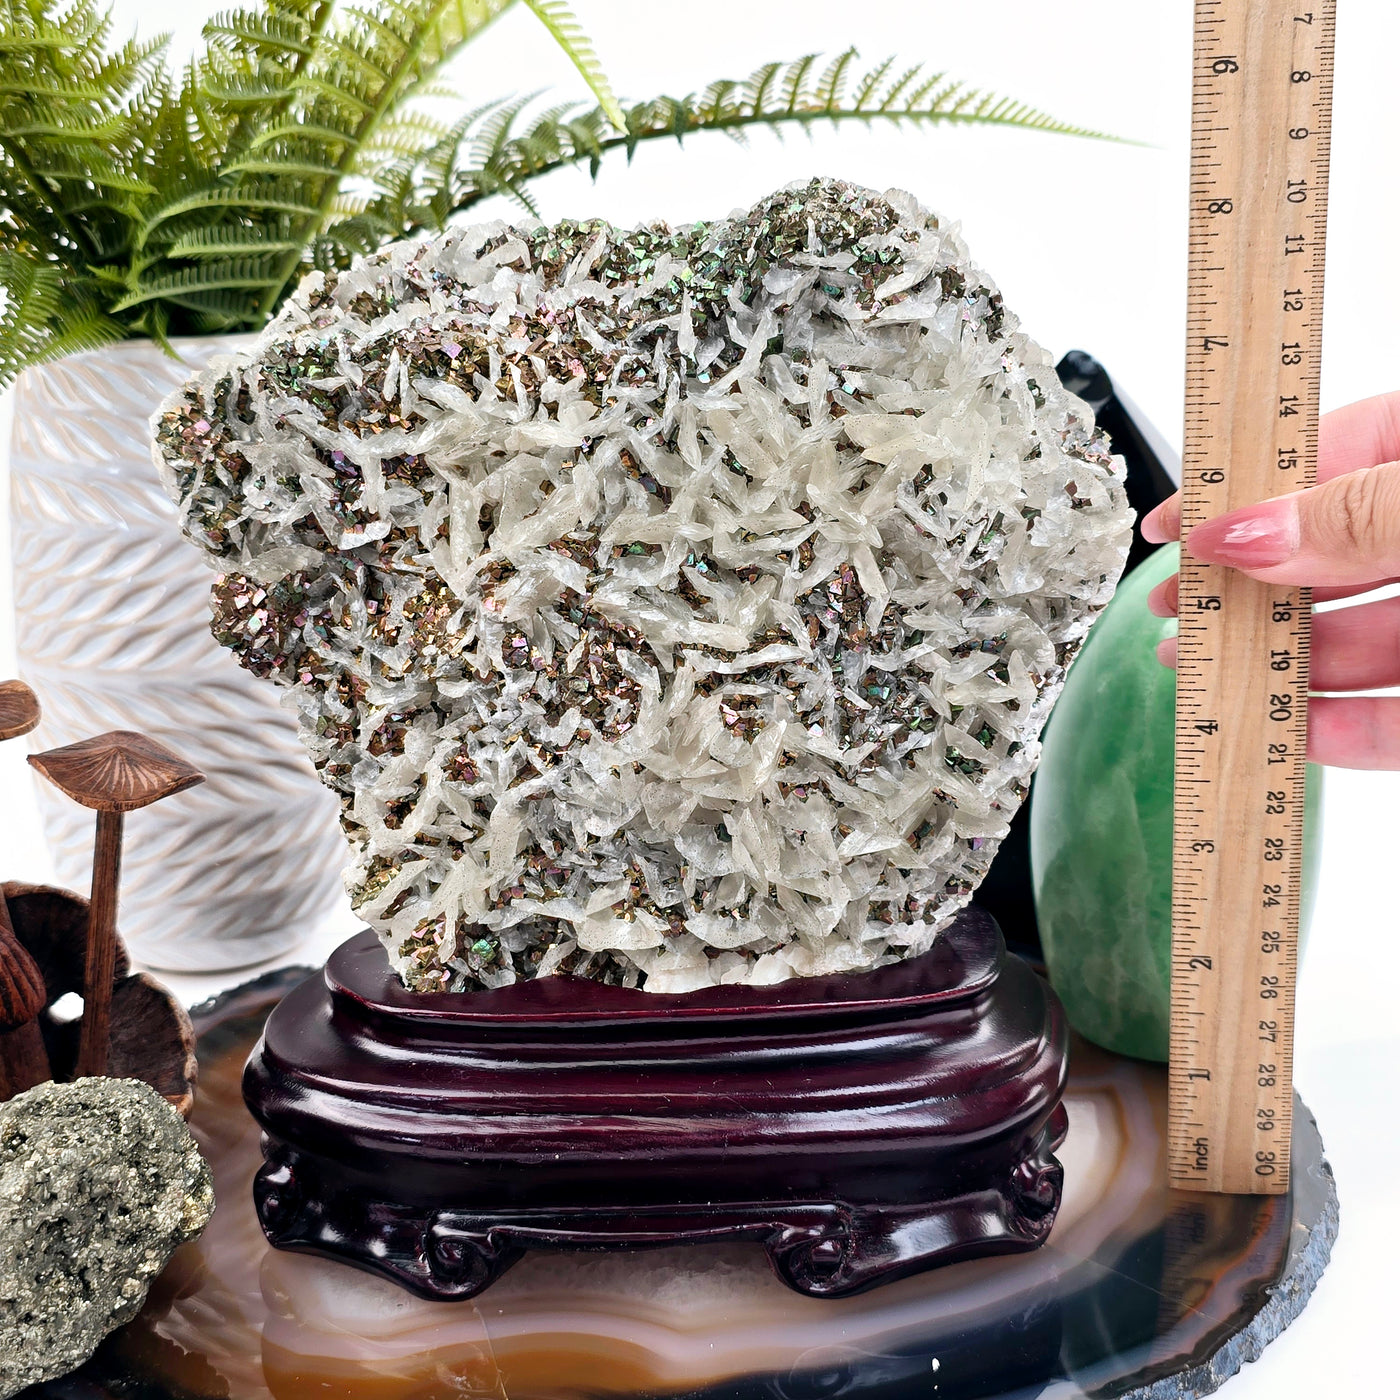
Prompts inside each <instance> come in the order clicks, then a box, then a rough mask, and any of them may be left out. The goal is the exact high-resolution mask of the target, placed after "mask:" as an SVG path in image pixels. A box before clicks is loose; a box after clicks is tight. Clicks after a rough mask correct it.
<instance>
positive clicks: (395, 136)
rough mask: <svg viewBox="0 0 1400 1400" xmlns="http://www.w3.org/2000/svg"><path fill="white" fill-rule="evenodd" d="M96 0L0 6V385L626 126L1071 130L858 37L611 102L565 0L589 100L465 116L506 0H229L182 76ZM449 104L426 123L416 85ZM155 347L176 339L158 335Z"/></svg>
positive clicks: (256, 284)
mask: <svg viewBox="0 0 1400 1400" xmlns="http://www.w3.org/2000/svg"><path fill="white" fill-rule="evenodd" d="M107 2H108V0H0V291H3V296H4V300H3V304H0V383H3V382H4V381H5V380H7V379H9V378H12V377H13V375H14V374H15V373H16V372H17V370H18V369H19V368H20V367H22V366H23V365H25V364H32V363H39V362H41V361H43V360H44V359H47V358H52V357H53V356H55V355H58V354H63V353H67V352H68V351H70V350H72V349H77V348H84V347H87V346H92V345H97V344H105V343H107V342H108V341H111V340H115V339H119V338H121V337H122V336H129V335H146V336H150V337H151V338H152V339H154V340H155V341H156V342H157V343H159V344H161V345H164V346H166V347H167V348H170V338H171V337H172V336H175V335H181V334H189V333H191V332H202V331H222V330H233V329H253V328H256V327H258V326H260V325H262V324H263V323H264V322H265V321H266V319H267V317H268V316H269V315H271V314H272V313H273V312H274V311H275V310H276V308H277V307H278V306H279V305H280V304H281V302H282V300H283V299H284V298H285V297H286V295H287V293H288V291H289V290H290V288H291V286H292V285H293V284H294V283H295V281H296V279H297V278H298V277H299V276H300V275H301V274H303V273H304V272H306V271H309V270H310V269H312V268H322V269H332V268H337V267H345V266H347V265H348V264H349V263H350V261H351V260H352V259H353V258H354V257H356V256H358V255H360V254H364V253H368V252H371V251H372V250H374V249H375V248H377V247H380V246H382V245H383V244H384V243H385V242H387V241H390V240H392V239H395V238H401V237H405V236H409V235H412V234H414V233H416V232H417V231H419V230H420V229H425V228H440V227H442V226H443V225H444V224H446V223H447V221H448V220H449V219H450V218H451V217H452V216H453V215H454V214H455V213H457V212H459V211H462V210H467V209H471V208H472V207H473V206H475V205H477V204H479V203H480V201H481V200H483V199H486V198H488V197H490V196H493V195H504V196H506V197H507V198H509V199H511V200H513V201H514V202H515V203H517V204H518V205H520V206H521V207H523V208H525V209H526V210H528V211H529V212H530V213H532V214H538V202H537V200H536V197H535V195H534V190H535V187H536V184H535V182H536V181H537V180H539V179H540V178H542V177H543V176H545V175H548V174H549V173H550V172H551V171H553V170H557V169H559V168H561V167H563V166H566V165H571V164H580V165H582V164H586V165H587V168H588V170H589V171H590V173H591V174H593V175H595V176H596V175H597V173H598V171H599V169H600V167H601V164H602V162H603V160H604V159H605V158H606V157H607V156H608V155H609V154H610V153H612V152H615V151H621V152H623V153H624V155H625V156H626V157H628V158H630V157H631V155H632V153H633V152H634V151H635V150H636V149H637V147H638V146H639V145H640V144H641V143H642V142H644V141H654V140H658V139H660V138H662V137H669V138H673V139H675V140H677V141H684V140H685V139H686V138H687V137H688V136H691V135H694V134H699V133H703V132H710V131H718V132H724V133H726V134H727V135H729V136H731V137H733V138H735V139H739V140H742V139H744V137H745V136H746V134H747V133H748V132H749V131H751V130H752V129H754V128H756V127H768V128H770V129H773V130H777V131H781V130H782V129H784V128H785V127H788V126H793V125H796V126H806V127H808V128H810V127H811V126H813V125H814V124H816V123H818V122H827V121H829V122H833V123H839V122H844V121H860V122H865V123H867V124H869V123H874V122H876V121H879V122H885V123H889V124H892V125H897V124H900V123H915V124H933V123H935V122H942V123H982V124H992V125H1004V126H1015V127H1026V128H1032V129H1038V130H1044V131H1059V132H1066V133H1074V134H1078V135H1092V134H1095V133H1090V132H1084V131H1082V130H1081V129H1080V128H1077V127H1074V126H1071V125H1068V124H1066V123H1062V122H1057V121H1055V120H1054V119H1053V118H1051V117H1049V116H1047V115H1045V114H1044V113H1041V112H1039V111H1036V110H1035V109H1033V108H1031V107H1028V106H1026V105H1025V104H1022V103H1019V102H1016V101H1014V100H1012V99H1008V98H1001V97H997V96H993V95H991V94H987V93H983V92H981V91H979V90H976V89H972V88H968V87H965V86H963V85H961V84H959V83H957V82H955V81H952V80H950V79H949V78H947V77H946V76H945V75H944V74H942V73H941V72H935V71H932V70H925V69H924V68H922V67H920V66H917V65H916V66H913V67H908V68H902V69H898V70H897V69H896V67H895V65H894V64H893V63H892V62H891V61H889V60H886V61H885V62H884V63H881V64H878V65H876V66H875V67H874V68H871V69H869V70H868V71H866V72H864V73H861V72H858V71H857V68H858V65H857V60H856V54H855V51H854V50H847V51H844V52H842V53H840V54H837V55H836V56H835V57H833V58H830V59H825V60H824V59H821V58H819V57H818V56H817V55H815V54H813V55H807V56H804V57H801V58H798V59H796V60H794V61H791V62H788V63H768V64H765V65H763V66H762V67H760V68H758V69H756V70H755V71H754V72H753V73H751V74H749V76H748V77H747V78H740V79H731V78H721V79H718V80H717V81H715V82H712V83H710V84H709V85H708V86H707V87H705V88H703V89H702V90H700V91H699V92H698V93H692V94H690V95H688V96H685V97H669V96H660V97H656V98H653V99H651V100H649V101H646V102H639V103H634V104H631V105H630V106H628V107H626V108H625V109H624V108H623V107H622V105H621V104H619V103H618V101H617V99H616V97H615V96H614V94H613V92H612V89H611V87H610V86H609V85H608V81H607V78H606V76H605V75H604V73H603V71H602V68H601V66H600V65H599V62H598V58H597V54H596V53H595V51H594V49H593V46H592V44H591V43H590V42H589V40H588V39H587V37H586V36H585V35H584V34H583V32H582V30H581V29H580V28H579V26H578V23H577V21H576V20H575V18H574V16H573V14H572V13H571V11H570V10H569V8H568V7H567V4H566V0H526V4H527V5H528V7H529V9H530V10H531V11H532V13H533V14H534V15H535V16H536V17H537V18H538V19H539V21H540V23H541V24H542V25H543V28H544V30H545V32H547V33H548V35H549V36H550V39H551V41H552V42H553V43H555V44H557V45H558V46H559V47H560V48H561V49H562V51H563V52H564V53H565V54H566V55H567V57H568V58H569V59H570V61H571V62H572V63H573V65H574V66H575V68H576V69H577V70H578V72H579V74H580V75H581V76H582V78H583V80H584V81H585V82H586V83H587V84H588V86H589V88H590V89H591V91H592V94H593V97H594V99H595V101H594V103H593V104H592V105H584V104H579V103H576V102H565V103H562V104H558V105H553V106H549V107H547V108H545V109H543V110H540V109H538V108H537V106H536V99H535V97H533V96H526V97H519V98H492V99H490V100H488V101H486V102H484V103H482V104H481V105H480V106H477V107H476V108H475V109H474V110H471V111H462V110H461V106H462V104H461V102H460V99H459V98H457V97H456V95H455V94H454V92H453V90H452V88H451V87H450V85H448V84H447V83H446V82H445V81H444V79H443V73H444V71H445V66H446V65H447V64H448V62H449V61H450V60H451V59H452V58H453V57H454V56H455V55H456V54H458V53H460V52H461V51H462V50H463V48H465V47H466V46H468V45H469V44H470V43H472V42H473V41H474V40H475V39H476V38H477V37H479V36H480V35H481V34H482V33H483V32H484V31H485V30H486V28H487V27H488V26H489V25H490V24H492V23H493V22H494V21H495V20H496V19H497V18H498V17H499V16H500V15H502V14H504V13H505V12H506V11H507V10H509V9H510V8H511V6H512V5H513V4H515V3H516V0H242V3H241V5H240V4H239V3H238V0H230V3H232V4H234V5H235V6H236V8H230V9H227V10H224V11H222V12H221V13H219V14H217V15H215V16H214V17H213V18H212V19H211V20H210V21H209V22H208V24H207V25H206V27H205V30H204V36H205V48H204V51H203V52H202V53H201V54H200V55H198V56H197V57H196V58H195V59H193V60H192V61H191V62H190V63H189V64H188V65H187V66H186V67H185V68H183V69H182V70H181V71H180V72H178V73H174V72H172V70H171V69H170V68H169V67H168V66H167V64H166V60H165V45H164V40H162V39H155V40H131V41H128V42H125V43H117V44H112V43H111V42H110V38H111V30H112V21H111V17H110V15H108V14H106V13H105V12H104V11H103V10H102V9H101V6H103V5H104V4H106V3H107ZM444 98H449V99H451V100H452V101H454V102H455V103H457V107H456V108H455V109H454V115H453V116H452V117H451V118H449V119H443V118H442V116H441V114H440V111H439V110H438V109H437V108H435V107H432V106H430V105H428V104H430V103H434V102H437V101H439V100H441V99H444ZM172 353H173V352H172Z"/></svg>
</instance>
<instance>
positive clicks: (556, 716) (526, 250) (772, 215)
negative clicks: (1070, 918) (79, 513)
mask: <svg viewBox="0 0 1400 1400" xmlns="http://www.w3.org/2000/svg"><path fill="white" fill-rule="evenodd" d="M155 428H156V436H157V461H158V464H159V466H160V468H161V470H162V474H163V480H164V482H165V484H166V487H167V489H168V490H169V491H170V493H171V495H172V496H173V497H174V498H175V499H176V500H177V501H178V502H179V506H180V510H181V514H182V517H183V521H184V527H185V529H186V531H187V533H188V534H189V536H190V538H191V539H193V540H194V541H195V542H196V543H198V544H199V545H201V546H202V547H203V548H204V549H205V550H206V551H208V553H209V555H210V556H212V561H213V562H214V564H215V565H216V567H217V568H218V569H219V570H220V577H219V579H218V581H217V582H216V584H215V587H214V613H215V621H214V630H215V634H216V635H217V636H218V637H219V639H220V640H221V641H222V642H223V643H224V644H225V645H227V646H228V647H230V648H232V650H233V651H234V652H235V653H236V654H237V656H238V658H239V660H240V661H241V662H242V664H243V665H244V666H246V667H247V668H249V669H250V670H251V671H253V672H255V673H256V674H258V675H261V676H265V677H267V678H269V679H270V680H273V681H275V682H277V683H278V684H279V685H283V686H286V687H287V688H288V689H289V691H290V692H291V696H292V698H293V700H294V702H295V705H296V707H297V711H298V713H299V716H300V723H301V731H302V734H303V737H304V739H305V742H306V744H307V746H308V748H309V750H310V752H311V755H312V758H313V760H314V762H315V764H316V767H317V769H318V771H319V772H320V774H321V777H322V778H323V780H324V781H325V782H326V783H328V784H329V785H330V786H331V787H332V788H333V789H335V791H336V792H338V793H339V794H340V796H341V799H342V804H343V822H344V827H345V831H346V833H347V835H348V837H349V841H350V845H351V848H352V851H353V860H352V863H351V865H350V867H349V869H348V871H347V880H348V883H349V888H350V891H351V894H352V898H353V900H354V903H355V905H356V907H357V908H358V909H359V911H360V913H361V914H362V915H363V916H364V917H365V918H366V919H367V920H368V922H369V923H370V924H372V925H373V926H374V927H375V928H376V929H377V930H378V932H379V933H380V935H381V937H382V938H383V940H384V942H385V945H386V947H387V949H388V951H389V954H390V957H391V959H392V962H393V964H394V966H395V967H396V968H397V969H398V971H399V972H400V974H401V975H402V977H403V978H404V981H405V982H406V983H407V985H408V986H410V987H412V988H415V989H419V990H424V991H428V990H437V989H442V988H462V987H481V986H485V987H495V986H502V985H505V984H507V983H510V982H513V981H515V980H516V979H518V978H521V977H537V976H546V975H549V974H551V973H559V972H568V973H573V974H576V975H579V976H584V977H590V978H594V979H596V980H600V981H606V982H612V983H621V984H625V985H628V986H643V987H645V988H647V989H648V990H652V991H663V992H678V991H685V990H689V989H692V988H696V987H700V986H706V985H710V984H713V983H718V982H773V981H778V980H781V979H784V978H787V977H789V976H793V975H814V974H819V973H826V972H833V971H844V970H851V969H860V968H868V967H873V966H877V965H879V964H882V963H887V962H890V961H892V960H895V959H898V958H902V957H907V956H911V955H914V954H918V953H921V952H924V951H925V950H927V949H928V948H929V946H930V945H931V943H932V942H933V940H934V938H935V937H936V935H937V933H938V930H939V929H940V928H941V927H942V926H943V925H944V924H946V923H947V921H948V920H949V919H950V918H951V917H952V915H953V914H954V913H955V912H956V911H957V909H959V908H960V907H961V906H962V905H963V904H965V903H966V902H967V900H968V898H969V897H970V895H971V892H972V890H973V889H974V888H975V887H976V885H977V882H978V881H979V880H980V879H981V877H982V875H983V874H984V873H985V872H986V869H987V866H988V864H989V862H990V860H991V857H992V855H993V853H994V852H995V849H996V846H997V844H998V842H999V840H1000V838H1001V837H1002V836H1003V835H1004V834H1005V832H1006V829H1007V823H1008V822H1009V820H1010V818H1011V817H1012V815H1013V814H1014V812H1015V810H1016V808H1017V806H1018V805H1019V804H1020V802H1021V800H1022V799H1023V798H1024V796H1025V794H1026V789H1027V784H1028V783H1029V780H1030V776H1031V773H1032V771H1033V769H1034V767H1035V763H1036V759H1037V756H1038V752H1039V745H1038V738H1037V736H1038V735H1039V732H1040V729H1041V726H1042V724H1043V723H1044V720H1045V718H1046V715H1047V713H1048V710H1049V706H1050V704H1051V703H1052V701H1053V699H1054V697H1055V695H1056V693H1057V692H1058V690H1059V688H1060V685H1061V682H1062V680H1063V678H1064V672H1065V667H1066V665H1067V664H1068V662H1069V660H1070V658H1071V657H1072V656H1073V654H1074V652H1075V650H1076V648H1077V647H1078V646H1079V644H1080V642H1081V641H1082V640H1083V638H1084V636H1085V633H1086V631H1087V629H1088V627H1089V624H1090V622H1091V620H1092V617H1093V615H1094V613H1095V612H1096V611H1097V610H1098V609H1099V608H1101V607H1102V606H1103V605H1104V604H1105V603H1106V602H1107V601H1108V599H1109V597H1110V595H1111V594H1112V592H1113V588H1114V585H1115V583H1116V581H1117V578H1118V575H1119V573H1120V571H1121V569H1122V565H1123V560H1124V556H1125V551H1126V548H1127V544H1128V532H1129V521H1130V514H1129V510H1128V506H1127V503H1126V498H1125V494H1124V490H1123V484H1122V465H1121V462H1120V461H1119V460H1118V459H1116V458H1114V457H1112V456H1111V455H1110V452H1109V447H1108V444H1107V442H1106V440H1105V439H1104V437H1103V435H1102V434H1101V433H1099V432H1097V431H1096V430H1095V427H1094V423H1093V419H1092V416H1091V414H1090V412H1089V411H1088V409H1086V407H1085V406H1084V404H1082V403H1081V402H1080V401H1079V400H1077V399H1075V398H1073V397H1072V396H1071V395H1069V394H1068V393H1066V392H1065V390H1064V389H1063V388H1062V387H1061V386H1060V384H1059V381H1058V380H1057V379H1056V376H1055V373H1054V370H1053V368H1052V366H1051V364H1050V361H1049V359H1048V357H1047V356H1046V354H1045V353H1044V352H1043V351H1042V350H1041V349H1039V348H1038V347H1037V346H1036V345H1034V344H1033V343H1032V342H1031V341H1029V340H1028V339H1027V338H1026V337H1025V336H1024V335H1023V334H1022V333H1021V332H1020V331H1019V330H1018V328H1017V323H1016V320H1015V318H1014V317H1013V316H1012V315H1011V314H1010V313H1009V312H1008V311H1007V310H1006V309H1005V307H1004V306H1003V304H1002V299H1001V297H1000V295H999V294H998V292H997V291H996V289H995V288H994V287H993V286H992V284H991V283H990V281H989V280H988V279H987V278H986V277H985V276H984V275H983V274H982V273H981V272H979V271H978V270H977V269H976V268H975V267H974V266H973V265H972V263H971V262H970V261H969V259H968V255H967V251H966V249H965V247H964V246H963V244H962V242H961V240H960V238H959V236H958V233H957V231H956V229H955V228H954V227H953V226H951V225H949V224H948V223H946V222H944V221H943V220H941V219H939V218H938V217H936V216H934V215H932V214H929V213H928V212H926V211H925V210H923V209H922V208H920V207H919V206H918V204H916V203H915V201H914V200H913V199H912V198H910V197H909V196H908V195H905V194H903V193H899V192H890V193H887V194H884V195H880V194H876V193H874V192H872V191H869V190H864V189H860V188H858V187H855V186H851V185H847V184H843V183H840V182H836V181H827V180H820V181H813V182H811V183H810V184H808V185H806V186H802V187H793V188H790V189H786V190H782V191H780V192H778V193H777V194H775V195H773V196H771V197H770V198H768V199H765V200H763V201H762V202H761V203H759V204H757V205H756V206H755V207H754V208H753V209H751V210H749V211H746V212H740V213H736V214H735V215H733V216H732V217H731V218H729V219H726V220H722V221H719V222H715V223H709V224H697V225H695V226H693V227H687V228H683V229H670V228H667V227H666V226H664V225H661V224H655V225H651V226H648V227H645V228H640V229H636V230H634V231H632V232H621V231H619V230H617V229H614V228H611V227H610V226H609V225H607V224H606V223H602V222H596V221H591V222H578V223H575V222H566V223H561V224H556V225H554V226H553V227H549V228H545V227H533V228H523V229H520V228H512V227H508V226H506V225H504V224H501V223H494V224H486V225H481V226H477V227H472V228H465V229H454V230H452V231H450V232H447V233H445V234H442V235H441V236H438V237H435V238H431V239H425V240H423V241H414V242H406V243H401V244H397V245H395V246H393V247H389V248H386V249H384V250H383V251H382V252H380V253H378V254H376V255H374V256H372V257H369V258H366V259H364V260H363V261H361V262H359V263H357V264H356V266H355V267H354V268H353V269H352V270H351V271H349V272H345V273H341V274H325V275H322V274H313V275H312V276H310V277H308V278H307V279H306V281H305V282H304V283H303V284H302V286H301V288H300V289H299V291H298V292H297V293H296V295H295V296H294V297H293V298H292V300H291V301H290V302H289V303H288V304H287V306H286V307H285V309H284V310H283V311H282V313H281V315H280V316H279V317H278V318H277V319H276V321H274V322H273V324H272V325H271V326H270V327H269V328H268V329H267V331H266V332H264V334H263V335H262V336H261V338H260V339H259V341H258V342H257V344H256V346H255V347H254V348H253V349H252V351H251V352H250V353H248V354H247V355H244V356H241V357H237V358H234V359H231V360H225V361H222V362H216V364H215V365H214V366H213V367H212V368H211V369H210V370H208V371H206V372H205V373H203V374H202V375H200V376H199V377H198V378H197V379H195V380H192V381H191V382H190V384H189V385H188V386H187V387H186V389H185V390H184V391H183V392H182V393H180V394H178V395H177V396H175V397H174V398H173V399H172V400H171V401H169V402H168V403H167V404H166V405H165V407H164V409H163V410H162V412H161V413H160V414H159V415H158V416H157V419H156V423H155Z"/></svg>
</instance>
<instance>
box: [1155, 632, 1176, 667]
mask: <svg viewBox="0 0 1400 1400" xmlns="http://www.w3.org/2000/svg"><path fill="white" fill-rule="evenodd" d="M1157 660H1158V661H1160V662H1161V663H1162V665H1163V666H1170V667H1171V669H1172V670H1173V671H1175V670H1176V638H1175V637H1165V638H1163V639H1162V640H1161V641H1160V642H1158V643H1157Z"/></svg>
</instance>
